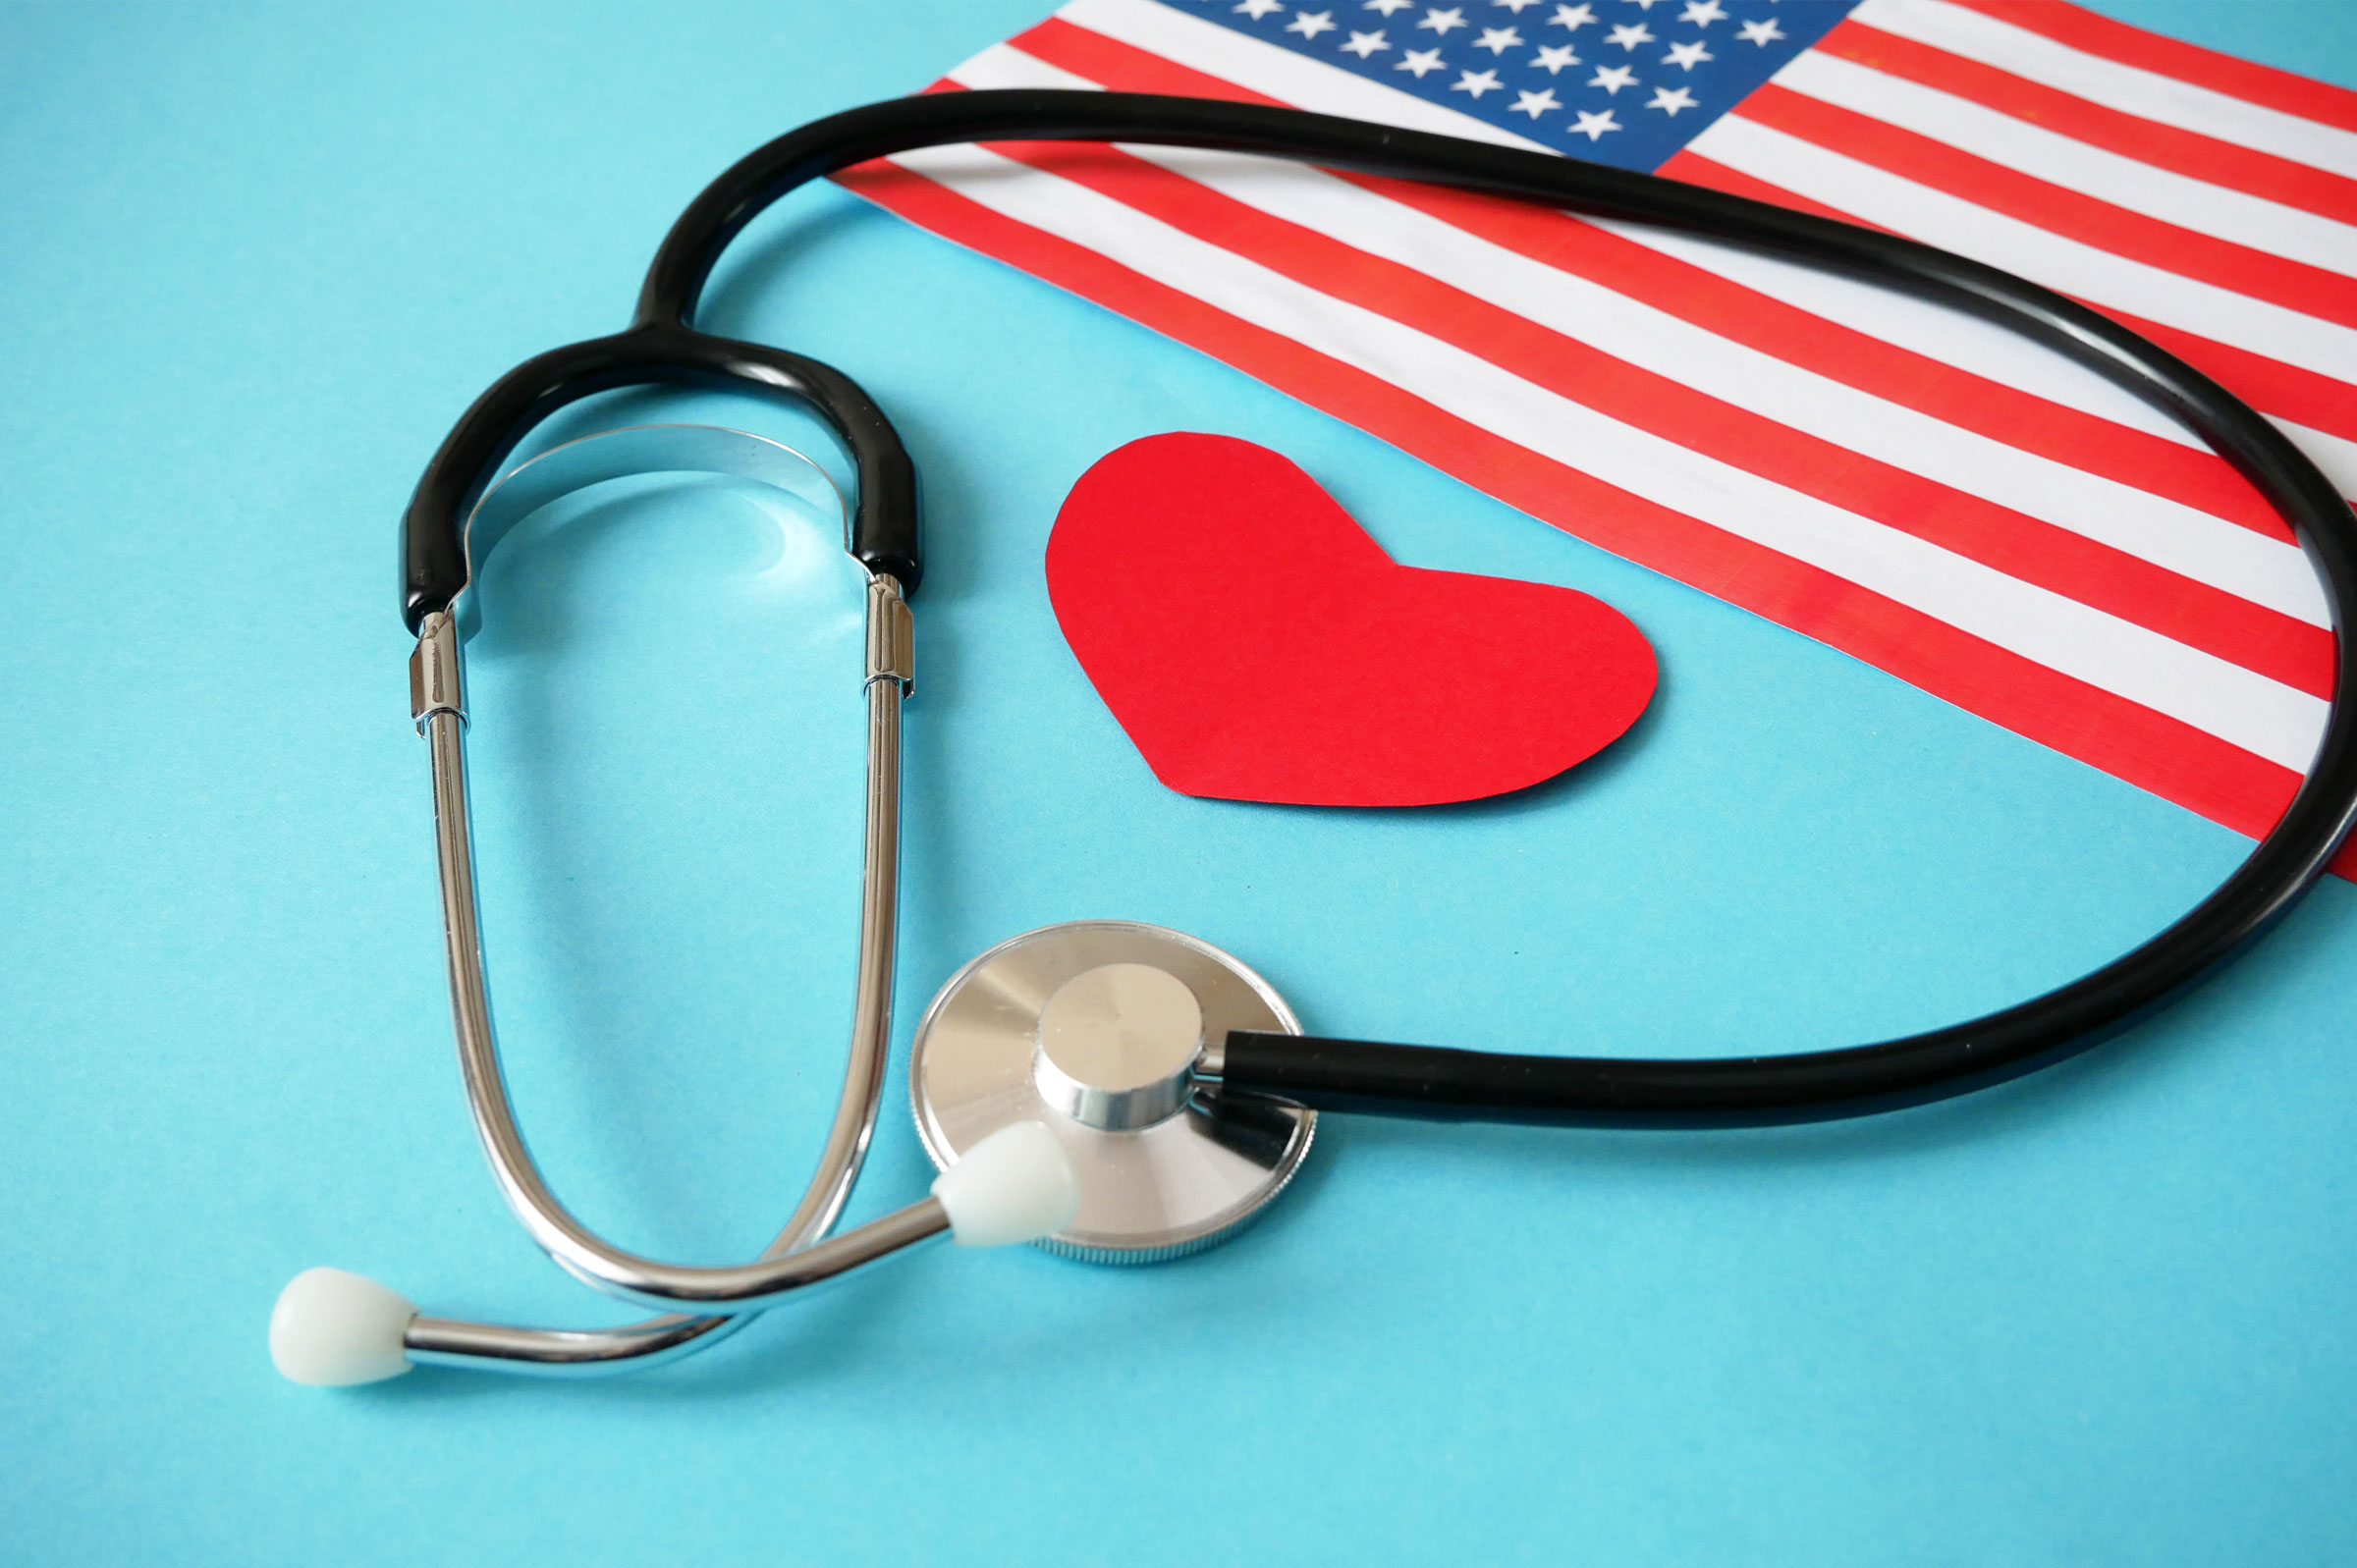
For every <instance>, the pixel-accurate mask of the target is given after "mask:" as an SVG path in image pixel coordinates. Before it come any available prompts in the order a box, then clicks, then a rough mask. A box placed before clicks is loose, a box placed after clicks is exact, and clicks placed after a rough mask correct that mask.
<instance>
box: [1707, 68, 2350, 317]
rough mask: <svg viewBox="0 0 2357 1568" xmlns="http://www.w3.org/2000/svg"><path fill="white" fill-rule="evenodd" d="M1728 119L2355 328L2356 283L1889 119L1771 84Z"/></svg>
mask: <svg viewBox="0 0 2357 1568" xmlns="http://www.w3.org/2000/svg"><path fill="white" fill-rule="evenodd" d="M1733 117H1734V118H1736V119H1741V120H1747V121H1750V122H1752V123H1753V124H1756V125H1765V126H1770V127H1773V128H1774V129H1776V130H1778V131H1781V132H1783V133H1785V134H1786V135H1794V136H1798V137H1799V138H1801V139H1802V140H1804V141H1808V142H1812V143H1814V144H1815V145H1817V146H1820V147H1825V148H1828V149H1830V150H1832V151H1834V152H1837V153H1840V154H1842V155H1843V156H1844V157H1850V158H1855V159H1857V160H1858V161H1859V162H1861V163H1868V164H1872V165H1873V166H1874V167H1876V168H1878V169H1883V170H1887V171H1888V172H1890V173H1891V174H1894V175H1898V176H1899V177H1901V178H1902V179H1906V180H1912V181H1914V182H1915V183H1916V184H1917V185H1921V186H1928V187H1930V188H1931V189H1935V190H1945V191H1946V192H1947V193H1948V194H1950V195H1953V196H1960V197H1962V198H1963V199H1964V200H1966V201H1969V202H1972V203H1973V204H1974V205H1976V206H1982V207H1987V208H1988V209H1990V210H1991V211H1993V212H2001V213H2004V214H2006V215H2007V216H2009V217H2014V218H2018V219H2020V220H2021V221H2022V222H2024V223H2028V224H2034V225H2035V226H2037V227H2038V228H2040V229H2044V230H2046V231H2047V232H2048V233H2050V234H2058V235H2062V236H2064V237H2066V238H2068V239H2072V240H2076V241H2078V242H2080V243H2083V244H2089V245H2093V246H2095V247H2096V248H2097V249H2099V250H2106V251H2109V252H2110V253H2111V254H2112V255H2115V256H2126V257H2128V258H2129V259H2131V260H2135V261H2141V262H2143V263H2145V264H2146V265H2147V266H2152V267H2159V268H2161V269H2163V270H2165V271H2167V272H2173V273H2176V274H2178V275H2179V276H2181V277H2187V278H2195V279H2199V280H2200V281H2201V282H2203V283H2208V284H2215V285H2216V286H2218V287H2219V288H2220V289H2230V290H2232V291H2233V292H2234V293H2236V294H2241V295H2248V296H2250V297H2253V298H2257V299H2265V300H2268V301H2270V302H2272V303H2275V304H2278V305H2282V306H2283V307H2285V308H2286V309H2290V310H2297V311H2300V312H2302V313H2303V314H2306V315H2311V316H2317V317H2320V318H2322V319H2323V320H2326V321H2332V322H2337V323H2338V324H2340V325H2341V326H2344V327H2346V326H2357V279H2350V278H2346V277H2343V276H2341V275H2340V274H2339V273H2336V272H2329V271H2327V270H2326V269H2325V268H2323V267H2315V266H2310V265H2309V264H2307V263H2306V262H2303V261H2293V260H2290V259H2288V258H2287V257H2283V256H2277V255H2271V254H2269V253H2268V252H2267V251H2264V250H2254V249H2252V248H2251V247H2250V246H2248V245H2240V244H2236V243H2233V242H2231V241H2227V240H2220V239H2217V238H2215V237H2214V236H2211V235H2206V234H2199V233H2196V232H2195V231H2193V230H2191V229H2181V228H2179V227H2177V226H2176V225H2175V224H2173V223H2165V222H2163V221H2162V220H2161V219H2159V218H2153V217H2147V216H2146V215H2145V214H2143V213H2141V212H2131V211H2129V210H2128V209H2127V208H2125V207H2117V206H2113V205H2112V204H2111V203H2110V202H2109V201H2102V200H2098V199H2097V198H2096V197H2094V196H2090V195H2085V194H2082V193H2081V192H2079V191H2076V190H2072V189H2067V188H2065V187H2062V186H2058V185H2054V184H2051V183H2050V182H2048V181H2045V180H2040V179H2038V178H2036V177H2035V176H2032V175H2026V174H2023V173H2021V172H2020V171H2018V170H2015V169H2008V168H2006V167H2005V166H2004V165H2003V164H2001V163H1996V162H1993V161H1992V160H1990V159H1987V158H1983V157H1980V156H1978V155H1977V154H1974V153H1970V152H1965V151H1962V150H1961V149H1959V148H1956V147H1951V146H1949V145H1947V144H1946V142H1943V141H1938V140H1935V139H1933V138H1932V137H1930V136H1927V135H1921V134H1920V133H1918V132H1914V131H1908V130H1906V129H1904V128H1902V127H1899V126H1894V125H1891V123H1890V122H1889V121H1886V120H1877V119H1875V118H1874V117H1873V116H1871V115H1865V114H1860V113H1858V112H1857V111H1855V110H1852V109H1844V108H1842V107H1840V106H1839V105H1837V104H1832V103H1826V102H1824V101H1823V100H1821V99H1817V98H1811V97H1808V96H1806V95H1804V94H1802V93H1798V92H1794V91H1792V90H1791V89H1790V88H1788V87H1780V86H1778V85H1776V84H1775V83H1774V82H1770V83H1769V84H1768V85H1766V86H1764V87H1761V88H1760V89H1759V90H1758V91H1757V92H1754V93H1753V94H1752V95H1751V96H1750V97H1748V98H1745V99H1744V100H1743V102H1742V105H1741V107H1740V108H1738V109H1737V110H1736V111H1735V113H1734V116H1733Z"/></svg>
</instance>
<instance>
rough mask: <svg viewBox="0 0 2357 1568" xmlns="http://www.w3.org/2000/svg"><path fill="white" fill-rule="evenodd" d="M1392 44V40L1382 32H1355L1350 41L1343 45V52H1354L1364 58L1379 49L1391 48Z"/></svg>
mask: <svg viewBox="0 0 2357 1568" xmlns="http://www.w3.org/2000/svg"><path fill="white" fill-rule="evenodd" d="M1391 46H1392V44H1391V40H1390V39H1388V38H1386V37H1385V36H1384V35H1383V34H1382V33H1380V32H1354V33H1352V34H1350V41H1349V42H1348V43H1345V44H1343V53H1344V54H1354V55H1356V56H1358V57H1359V58H1360V59H1361V60H1364V59H1366V58H1367V56H1369V55H1371V54H1373V53H1375V52H1376V51H1377V50H1378V49H1389V48H1390V47H1391Z"/></svg>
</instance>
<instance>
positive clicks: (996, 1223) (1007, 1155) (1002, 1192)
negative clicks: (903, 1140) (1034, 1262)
mask: <svg viewBox="0 0 2357 1568" xmlns="http://www.w3.org/2000/svg"><path fill="white" fill-rule="evenodd" d="M933 1196H934V1197H935V1198H937V1199H939V1200H940V1201H941V1206H942V1208H944V1209H946V1210H948V1211H949V1215H950V1229H951V1231H952V1232H953V1233H954V1234H955V1235H956V1236H957V1238H958V1245H959V1246H960V1247H1004V1246H1007V1245H1009V1244H1010V1243H1013V1242H1017V1241H1037V1240H1038V1239H1039V1238H1040V1237H1042V1236H1047V1235H1053V1234H1054V1233H1055V1232H1057V1231H1059V1230H1062V1229H1063V1228H1064V1227H1065V1226H1067V1225H1069V1224H1070V1223H1071V1222H1072V1216H1074V1215H1076V1214H1078V1213H1079V1212H1080V1178H1079V1176H1078V1175H1077V1174H1076V1173H1074V1171H1073V1170H1072V1157H1071V1156H1069V1155H1068V1154H1066V1153H1065V1152H1064V1144H1063V1141H1062V1140H1060V1139H1059V1138H1058V1137H1057V1136H1056V1134H1055V1133H1053V1132H1051V1131H1050V1130H1049V1129H1048V1126H1047V1124H1046V1123H1045V1122H1039V1121H1018V1122H1016V1123H1015V1124H1014V1126H1012V1127H1001V1128H1000V1129H999V1130H998V1131H997V1132H994V1133H992V1134H991V1135H990V1136H989V1137H987V1138H985V1139H983V1140H982V1141H981V1142H980V1143H978V1144H976V1145H974V1146H973V1147H972V1148H971V1149H968V1150H967V1151H966V1152H965V1158H964V1159H962V1160H960V1161H959V1162H957V1163H956V1164H954V1165H952V1166H951V1167H950V1168H949V1169H947V1170H945V1171H943V1172H942V1173H941V1176H940V1179H938V1180H936V1181H935V1182H934V1183H933Z"/></svg>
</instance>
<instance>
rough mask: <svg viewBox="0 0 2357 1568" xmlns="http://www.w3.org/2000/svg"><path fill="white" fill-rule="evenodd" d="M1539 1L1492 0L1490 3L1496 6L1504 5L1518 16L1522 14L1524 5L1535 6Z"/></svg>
mask: <svg viewBox="0 0 2357 1568" xmlns="http://www.w3.org/2000/svg"><path fill="white" fill-rule="evenodd" d="M1538 3H1539V0H1490V4H1492V5H1494V6H1504V7H1505V8H1506V9H1507V10H1508V11H1511V12H1512V13H1513V14H1514V15H1515V16H1517V17H1518V16H1520V15H1521V14H1522V8H1523V7H1524V6H1535V5H1537V4H1538Z"/></svg>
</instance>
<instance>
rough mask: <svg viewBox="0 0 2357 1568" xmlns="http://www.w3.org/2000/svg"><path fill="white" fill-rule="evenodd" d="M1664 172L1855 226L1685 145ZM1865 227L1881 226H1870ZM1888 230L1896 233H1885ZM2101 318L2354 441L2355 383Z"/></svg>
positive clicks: (2279, 411) (2113, 313) (2257, 401)
mask: <svg viewBox="0 0 2357 1568" xmlns="http://www.w3.org/2000/svg"><path fill="white" fill-rule="evenodd" d="M1662 171H1663V172H1664V173H1666V174H1672V175H1674V176H1675V177H1676V178H1677V179H1680V180H1685V181H1688V182H1690V183H1692V184H1694V185H1699V186H1708V187H1710V188H1711V189H1715V190H1725V191H1727V192H1728V193H1729V194H1732V195H1739V196H1750V197H1752V198H1753V199H1754V200H1757V201H1770V202H1774V203H1776V204H1777V205H1778V206H1783V207H1790V208H1792V209H1794V210H1795V211H1799V212H1813V213H1815V214H1817V215H1818V216H1819V217H1822V218H1837V219H1839V220H1840V221H1841V222H1843V223H1857V222H1859V221H1860V220H1859V218H1858V217H1857V215H1856V214H1854V213H1848V212H1842V211H1840V210H1838V209H1836V208H1834V207H1829V206H1827V205H1825V204H1824V203H1823V202H1821V201H1812V200H1810V199H1808V198H1807V197H1805V196H1799V195H1795V194H1793V193H1792V192H1791V191H1789V190H1786V189H1783V188H1781V186H1772V185H1770V184H1768V182H1766V181H1765V180H1755V179H1753V178H1752V177H1751V176H1750V175H1747V174H1742V173H1738V172H1737V171H1735V170H1733V169H1729V168H1727V166H1726V165H1724V164H1719V163H1713V162H1712V161H1711V160H1710V159H1708V158H1705V157H1703V156H1702V155H1701V154H1699V153H1697V152H1695V151H1693V150H1692V149H1691V148H1688V149H1687V150H1685V151H1683V152H1680V153H1678V154H1677V155H1676V156H1675V157H1673V158H1672V159H1671V160H1670V161H1669V162H1668V163H1666V164H1664V165H1662ZM1866 227H1868V228H1880V227H1881V225H1879V224H1868V225H1866ZM1886 232H1894V231H1886ZM2081 302H2082V303H2089V304H2090V305H2091V308H2094V309H2098V310H2102V311H2103V312H2104V313H2105V314H2106V315H2108V316H2110V317H2111V318H2112V319H2113V320H2114V321H2117V322H2119V323H2121V324H2122V325H2124V326H2127V327H2131V328H2133V329H2135V330H2136V331H2137V332H2140V333H2142V334H2143V335H2144V336H2146V337H2148V338H2150V339H2152V340H2153V341H2154V342H2155V343H2157V344H2160V345H2161V346H2162V347H2163V348H2165V349H2166V350H2167V351H2169V352H2171V353H2173V354H2175V355H2176V356H2177V357H2178V358H2180V359H2183V360H2184V361H2185V362H2186V363H2188V364H2190V365H2192V366H2193V367H2194V368H2195V369H2196V370H2199V371H2201V372H2202V373H2203V374H2204V375H2206V376H2209V377H2210V378H2211V379H2212V380H2214V381H2216V382H2218V383H2219V384H2220V385H2221V386H2223V387H2225V388H2226V389H2227V390H2228V391H2230V392H2232V393H2233V394H2234V395H2235V396H2236V397H2238V398H2240V399H2242V400H2243V401H2244V402H2245V403H2248V404H2250V405H2252V406H2255V407H2257V408H2259V409H2260V410H2262V411H2263V412H2266V413H2272V414H2275V416H2276V417H2278V418H2283V419H2289V420H2291V421H2293V422H2294V423H2296V424H2303V425H2306V426H2308V427H2309V428H2310V429H2312V430H2322V431H2323V432H2325V434H2327V435H2331V436H2339V437H2340V438H2341V439H2342V440H2344V441H2357V387H2352V386H2350V385H2349V384H2348V383H2347V382H2343V381H2335V380H2333V379H2332V378H2331V377H2330V376H2323V375H2319V374H2317V373H2316V372H2315V371H2313V370H2306V369H2303V368H2301V367H2300V366H2298V365H2287V364H2285V363H2283V362H2282V361H2281V360H2280V359H2271V358H2269V357H2268V356H2267V355H2265V354H2258V353H2253V352H2251V351H2249V350H2247V349H2237V348H2234V347H2233V346H2232V345H2230V344H2223V343H2220V342H2218V341H2217V340H2216V339H2214V338H2204V337H2199V336H2197V335H2195V334H2193V333H2190V332H2182V331H2179V330H2178V329H2176V328H2174V327H2164V326H2162V325H2160V324H2159V323H2157V322H2152V321H2147V320H2145V319H2144V318H2143V317H2142V316H2132V315H2129V314H2128V313H2127V312H2126V311H2124V310H2114V309H2111V308H2110V306H2108V305H2094V304H2092V302H2091V301H2081Z"/></svg>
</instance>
